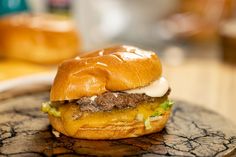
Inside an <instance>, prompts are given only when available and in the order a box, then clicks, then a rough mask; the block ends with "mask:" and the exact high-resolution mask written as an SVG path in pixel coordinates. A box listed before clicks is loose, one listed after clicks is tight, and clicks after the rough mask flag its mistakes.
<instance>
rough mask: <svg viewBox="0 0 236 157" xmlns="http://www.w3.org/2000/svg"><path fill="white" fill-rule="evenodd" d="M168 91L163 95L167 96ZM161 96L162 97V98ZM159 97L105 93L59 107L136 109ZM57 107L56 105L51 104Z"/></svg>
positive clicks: (106, 109)
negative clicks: (73, 105)
mask: <svg viewBox="0 0 236 157" xmlns="http://www.w3.org/2000/svg"><path fill="white" fill-rule="evenodd" d="M169 92H170V90H168V92H167V93H166V94H165V95H164V96H167V95H168V94H169ZM164 96H163V97H164ZM163 97H162V98H163ZM158 99H160V98H159V97H150V96H148V95H146V94H128V93H124V92H105V93H103V94H101V95H98V96H92V97H82V98H80V99H77V100H72V101H70V102H68V101H65V102H63V103H62V102H60V103H59V104H60V105H63V104H64V105H66V104H68V103H76V104H78V105H79V106H80V110H81V111H90V112H97V111H110V110H112V109H114V108H117V109H123V108H132V107H136V106H137V105H138V104H140V103H142V102H155V101H157V100H158ZM52 104H54V105H58V103H52Z"/></svg>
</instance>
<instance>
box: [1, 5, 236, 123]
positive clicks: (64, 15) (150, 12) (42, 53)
mask: <svg viewBox="0 0 236 157" xmlns="http://www.w3.org/2000/svg"><path fill="white" fill-rule="evenodd" d="M117 44H128V45H134V46H137V47H140V48H143V49H148V50H153V51H155V52H157V54H158V55H159V56H160V57H161V60H162V63H163V71H164V74H163V75H164V76H165V77H167V78H168V80H169V81H170V85H171V89H172V93H171V97H172V98H173V99H175V100H181V101H187V102H191V103H193V104H196V105H201V106H204V107H206V108H209V109H212V110H214V111H216V112H218V113H220V114H222V115H223V116H225V117H227V118H229V119H231V120H232V121H234V122H236V115H235V112H236V105H235V102H236V0H1V1H0V92H4V91H7V90H10V89H12V88H17V87H18V86H25V85H26V84H35V83H49V84H50V83H51V82H52V80H53V78H54V76H55V71H56V68H57V65H58V64H59V63H60V62H61V61H62V60H64V59H68V58H72V57H74V56H77V55H79V54H82V53H86V52H87V51H90V50H94V49H99V48H102V47H108V46H111V45H117Z"/></svg>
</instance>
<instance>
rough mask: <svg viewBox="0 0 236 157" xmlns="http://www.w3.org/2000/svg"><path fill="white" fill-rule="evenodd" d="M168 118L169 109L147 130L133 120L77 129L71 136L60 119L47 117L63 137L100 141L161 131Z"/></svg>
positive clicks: (143, 125) (142, 124)
mask: <svg viewBox="0 0 236 157" xmlns="http://www.w3.org/2000/svg"><path fill="white" fill-rule="evenodd" d="M169 116H170V109H169V110H168V111H166V112H165V113H164V114H163V115H162V116H160V118H158V119H156V120H152V121H150V125H151V127H150V128H148V129H147V128H146V127H145V124H144V122H139V121H137V120H135V121H133V122H124V121H120V122H116V123H113V124H107V125H106V126H102V127H89V126H83V127H79V128H77V130H76V132H75V133H73V134H71V133H70V132H68V131H67V128H65V125H64V124H63V121H62V120H61V118H57V117H54V116H51V115H49V120H50V122H51V125H52V126H53V128H54V129H56V130H57V131H59V132H61V133H62V134H64V135H67V136H70V137H74V138H81V139H91V140H102V139H122V138H130V137H138V136H142V135H146V134H150V133H154V132H158V131H161V130H162V129H163V128H164V127H165V124H166V123H167V121H168V118H169Z"/></svg>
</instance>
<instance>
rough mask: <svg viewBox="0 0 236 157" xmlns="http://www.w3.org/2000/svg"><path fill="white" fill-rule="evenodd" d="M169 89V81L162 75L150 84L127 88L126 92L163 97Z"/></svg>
mask: <svg viewBox="0 0 236 157" xmlns="http://www.w3.org/2000/svg"><path fill="white" fill-rule="evenodd" d="M168 89H169V83H168V81H167V80H166V79H165V78H164V77H160V78H159V79H158V80H156V81H154V82H152V83H151V84H150V85H148V86H145V87H142V88H137V89H131V90H126V91H124V92H126V93H134V94H142V93H144V94H146V95H148V96H150V97H162V96H164V95H165V94H166V92H167V91H168Z"/></svg>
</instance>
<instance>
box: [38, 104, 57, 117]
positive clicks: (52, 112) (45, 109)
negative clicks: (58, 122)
mask: <svg viewBox="0 0 236 157" xmlns="http://www.w3.org/2000/svg"><path fill="white" fill-rule="evenodd" d="M50 104H51V103H50V102H44V103H43V104H42V108H41V110H42V111H43V112H45V113H48V114H49V115H52V116H55V117H60V116H61V112H60V111H58V110H57V109H56V108H54V107H52V106H51V105H50Z"/></svg>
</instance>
